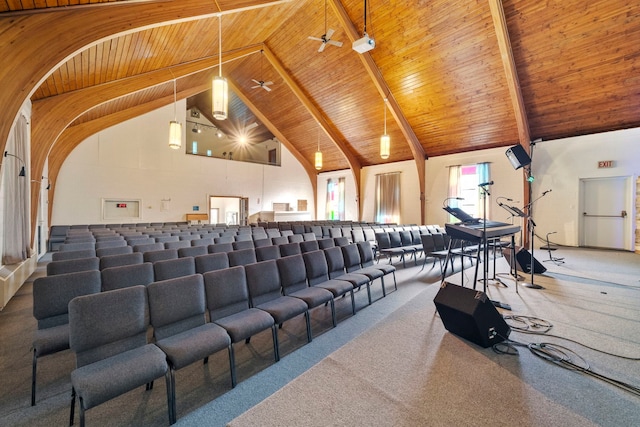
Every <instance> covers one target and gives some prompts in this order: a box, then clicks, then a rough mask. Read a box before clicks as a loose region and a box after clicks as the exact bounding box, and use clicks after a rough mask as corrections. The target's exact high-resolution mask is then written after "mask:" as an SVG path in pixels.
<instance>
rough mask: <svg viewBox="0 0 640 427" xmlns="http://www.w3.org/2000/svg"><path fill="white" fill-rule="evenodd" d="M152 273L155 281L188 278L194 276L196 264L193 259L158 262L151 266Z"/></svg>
mask: <svg viewBox="0 0 640 427" xmlns="http://www.w3.org/2000/svg"><path fill="white" fill-rule="evenodd" d="M153 273H154V276H155V280H156V281H160V280H168V279H174V278H176V277H182V276H190V275H192V274H196V263H195V261H194V259H193V257H184V258H178V259H167V260H164V261H158V262H155V263H154V264H153Z"/></svg>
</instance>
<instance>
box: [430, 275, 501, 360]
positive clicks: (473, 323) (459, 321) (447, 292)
mask: <svg viewBox="0 0 640 427" xmlns="http://www.w3.org/2000/svg"><path fill="white" fill-rule="evenodd" d="M433 302H434V304H435V305H436V310H438V314H439V315H440V319H442V323H443V324H444V327H445V329H446V330H447V331H449V332H451V333H452V334H455V335H458V336H459V337H462V338H464V339H466V340H469V341H471V342H473V343H475V344H478V345H480V346H482V347H484V348H487V347H491V346H492V345H494V344H497V343H499V342H502V341H504V340H505V339H506V338H507V337H509V333H511V328H510V327H509V325H507V323H506V322H505V321H504V319H503V317H502V315H501V314H500V313H499V312H498V310H496V307H495V306H494V305H493V302H492V301H491V300H490V299H489V297H488V296H487V294H485V293H484V292H482V291H477V290H475V289H471V288H465V287H462V286H459V285H454V284H451V283H447V282H442V285H441V286H440V290H439V291H438V294H437V295H436V297H435V298H434V299H433Z"/></svg>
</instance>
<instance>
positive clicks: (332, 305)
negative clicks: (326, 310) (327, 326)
mask: <svg viewBox="0 0 640 427" xmlns="http://www.w3.org/2000/svg"><path fill="white" fill-rule="evenodd" d="M329 303H330V304H331V322H332V323H333V327H334V328H335V327H336V326H337V325H338V322H337V320H336V304H335V303H334V302H333V298H331V300H330V301H329Z"/></svg>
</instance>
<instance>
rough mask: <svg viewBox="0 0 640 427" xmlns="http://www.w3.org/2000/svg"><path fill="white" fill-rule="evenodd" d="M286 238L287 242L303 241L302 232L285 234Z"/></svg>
mask: <svg viewBox="0 0 640 427" xmlns="http://www.w3.org/2000/svg"><path fill="white" fill-rule="evenodd" d="M287 239H289V243H300V242H302V241H304V237H303V236H302V234H292V235H290V236H287Z"/></svg>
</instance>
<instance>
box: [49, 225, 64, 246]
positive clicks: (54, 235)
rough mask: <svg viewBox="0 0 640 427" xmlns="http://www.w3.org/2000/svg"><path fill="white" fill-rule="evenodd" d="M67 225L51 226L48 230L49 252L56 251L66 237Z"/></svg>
mask: <svg viewBox="0 0 640 427" xmlns="http://www.w3.org/2000/svg"><path fill="white" fill-rule="evenodd" d="M68 229H69V226H68V225H52V226H51V227H50V228H49V245H48V246H49V252H53V251H57V250H58V249H59V247H60V245H61V244H62V243H64V239H65V238H66V237H67V230H68Z"/></svg>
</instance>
